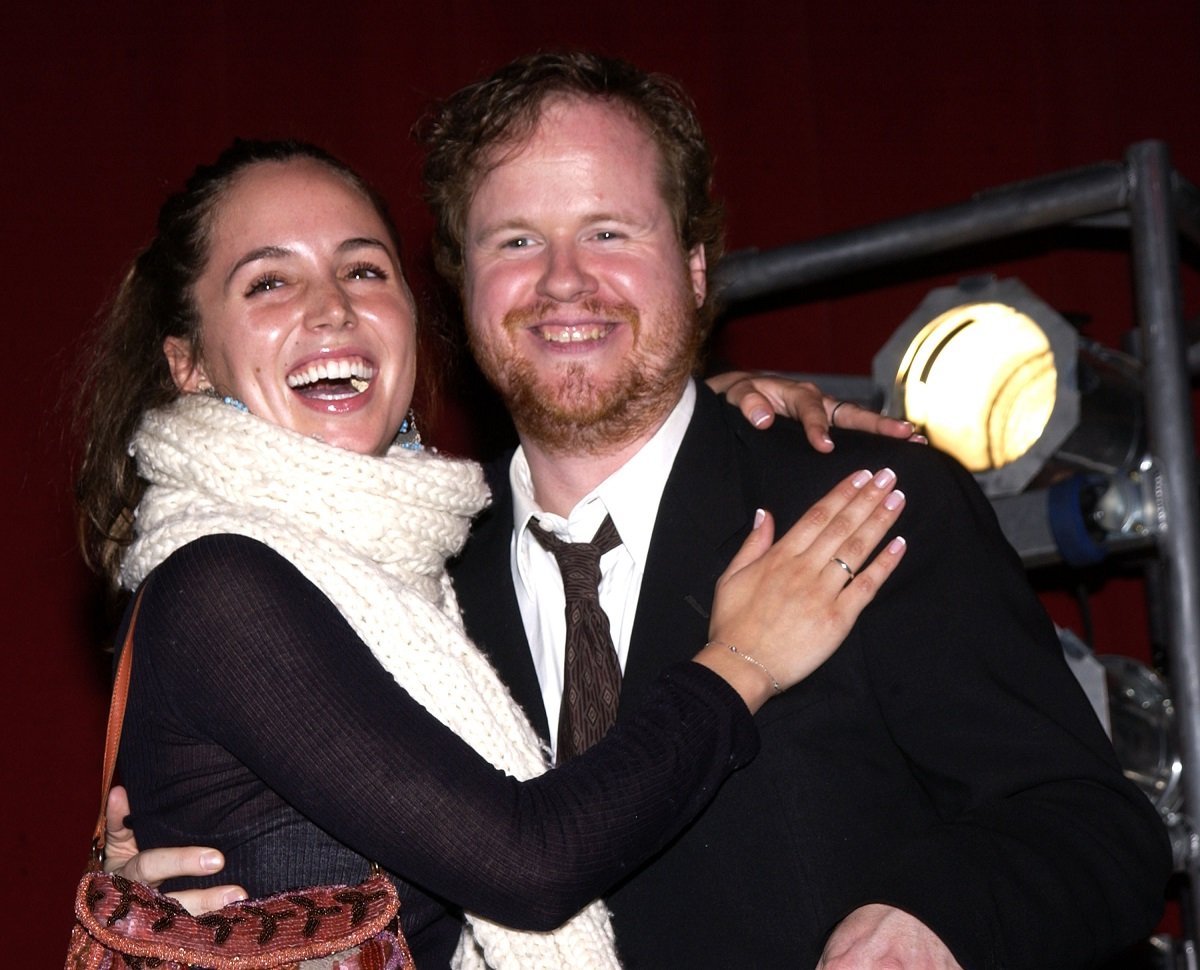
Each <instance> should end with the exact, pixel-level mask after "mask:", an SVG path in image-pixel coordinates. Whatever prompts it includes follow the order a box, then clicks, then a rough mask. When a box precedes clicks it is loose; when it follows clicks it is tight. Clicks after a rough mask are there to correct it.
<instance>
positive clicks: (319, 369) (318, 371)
mask: <svg viewBox="0 0 1200 970" xmlns="http://www.w3.org/2000/svg"><path fill="white" fill-rule="evenodd" d="M374 377H375V367H374V365H373V364H371V363H369V362H368V361H367V360H365V359H364V358H362V357H339V358H337V359H336V360H314V361H312V362H310V363H308V364H305V365H303V366H302V367H297V368H296V369H295V370H294V371H292V372H291V373H290V374H288V376H287V385H288V387H290V388H291V389H292V390H293V391H295V392H296V393H297V394H299V395H300V396H301V397H305V398H308V399H309V400H312V401H342V400H346V399H348V398H353V397H357V396H358V395H359V394H362V393H363V392H364V391H366V390H367V388H368V387H370V386H371V380H372V378H374Z"/></svg>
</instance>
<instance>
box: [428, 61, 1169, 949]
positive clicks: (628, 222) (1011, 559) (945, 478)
mask: <svg viewBox="0 0 1200 970" xmlns="http://www.w3.org/2000/svg"><path fill="white" fill-rule="evenodd" d="M427 140H428V143H429V146H430V155H429V160H428V162H427V165H426V170H425V174H426V179H427V186H428V195H429V198H430V201H431V203H432V206H433V209H434V213H435V216H436V218H437V245H438V265H439V269H440V270H441V271H442V272H443V274H444V275H446V276H447V277H448V279H449V280H450V281H451V282H452V283H454V284H455V285H456V286H457V287H458V289H459V291H460V293H461V296H462V302H463V309H464V316H465V319H466V324H467V332H468V339H469V342H470V345H471V348H472V351H473V353H474V355H475V357H476V359H477V360H478V361H479V363H480V366H481V368H482V370H483V371H484V373H485V374H486V376H487V377H488V379H489V380H490V381H491V383H493V384H494V385H495V386H496V388H497V389H498V390H499V392H500V394H501V396H502V397H503V398H504V400H505V403H506V404H507V406H508V407H509V409H510V411H511V413H512V416H513V420H514V423H515V425H516V428H517V432H518V435H519V437H520V442H521V447H520V449H519V450H518V452H517V454H516V455H515V456H514V458H513V459H512V462H511V465H508V464H504V465H501V466H498V467H497V469H496V471H497V474H496V475H495V476H494V478H493V482H492V484H493V488H494V491H495V501H494V504H493V506H492V508H491V509H490V511H489V512H488V513H487V517H486V518H485V519H484V520H483V521H481V522H480V523H479V525H478V527H477V529H476V531H475V532H474V534H473V538H472V539H471V541H470V543H469V545H468V547H467V550H466V552H465V553H464V555H463V558H462V560H461V562H460V563H459V564H458V566H457V569H456V571H455V574H454V576H455V584H456V589H457V591H458V594H459V600H460V603H461V604H462V606H463V610H464V614H465V617H466V622H467V626H468V630H469V631H470V633H471V635H472V636H473V637H474V638H475V640H476V641H477V642H479V643H480V644H481V645H482V646H483V647H484V648H485V649H486V650H488V652H489V653H490V655H491V656H492V657H493V660H494V662H495V664H496V666H497V667H498V669H499V670H500V672H501V674H502V676H503V677H504V678H505V679H506V680H507V681H508V682H509V684H510V685H511V687H512V690H513V693H514V695H515V696H516V697H517V699H518V700H519V701H520V702H521V703H522V704H523V705H524V707H525V708H526V710H527V712H528V713H529V715H530V717H531V719H532V720H533V722H534V724H535V726H537V727H538V729H539V731H541V732H542V734H543V736H544V737H546V739H547V740H548V741H550V742H551V743H553V742H554V732H553V731H551V729H550V728H551V726H552V725H556V724H557V723H558V711H559V706H560V698H561V690H562V687H561V685H562V680H563V676H564V673H563V661H562V652H563V648H562V644H563V639H564V636H565V632H564V631H565V621H564V620H563V593H562V588H561V582H560V581H559V580H558V576H557V567H556V566H555V563H554V560H553V558H552V557H551V555H550V554H549V553H548V552H546V551H545V550H544V549H542V548H541V546H540V545H539V544H538V542H536V541H535V540H534V539H533V538H532V535H531V531H530V528H529V521H530V518H531V516H532V517H533V518H535V519H537V520H538V521H539V522H540V523H541V526H542V527H543V528H546V529H548V530H550V531H552V532H553V533H555V534H557V535H558V536H559V537H560V538H563V539H567V540H571V541H586V540H587V539H590V537H591V536H592V534H593V533H594V532H595V531H596V528H597V526H598V525H599V523H600V521H601V520H602V519H603V518H604V516H605V515H606V514H609V515H611V516H612V518H613V520H614V523H615V525H616V527H617V531H618V532H619V533H620V536H621V539H622V542H623V545H622V546H620V547H618V549H617V550H615V551H614V552H613V553H610V554H609V555H608V556H606V557H605V559H604V560H603V561H602V567H603V569H604V579H603V580H602V583H601V593H600V595H601V602H602V604H603V605H604V608H605V612H606V613H607V614H608V616H609V620H610V626H611V631H612V639H613V642H614V645H615V647H616V649H617V652H618V656H619V658H620V661H621V664H622V666H623V670H624V680H623V686H622V695H621V697H622V701H621V703H622V707H624V705H625V704H626V703H627V702H628V701H629V700H631V699H633V698H635V697H636V696H637V695H638V694H639V693H640V692H641V691H642V690H643V689H644V686H645V685H646V683H647V682H648V680H649V679H650V677H651V676H652V675H653V673H654V672H655V671H656V670H657V669H658V668H660V667H661V666H662V665H664V664H665V663H669V662H671V661H673V660H677V659H681V658H682V657H684V656H686V652H687V651H688V650H689V649H691V647H692V646H693V645H694V644H697V643H702V642H703V641H704V638H705V630H706V627H707V620H706V610H707V606H708V604H709V601H710V598H711V590H712V586H713V580H714V579H715V577H716V576H717V575H718V574H719V573H720V571H721V570H722V569H723V568H724V565H725V564H726V562H727V561H728V559H729V557H730V556H731V555H732V553H733V551H734V550H736V548H737V545H738V543H739V542H740V541H741V539H742V537H743V536H744V535H745V533H746V531H747V530H748V529H749V527H750V519H751V516H752V515H753V512H754V509H755V508H756V507H758V506H762V507H766V508H769V509H771V510H772V511H773V512H774V513H775V514H776V516H777V517H778V519H779V520H780V525H781V527H782V526H786V525H788V524H790V523H791V522H792V521H793V520H794V519H795V518H796V517H798V516H799V514H801V513H802V512H803V510H804V509H805V508H807V507H808V506H809V505H810V504H811V503H812V502H813V501H815V500H816V499H817V498H818V497H819V496H820V495H821V494H823V493H824V491H825V490H826V489H827V488H828V487H829V486H830V485H831V484H832V483H833V482H834V481H836V480H837V479H838V478H839V477H840V476H842V475H844V474H846V473H848V472H850V471H852V470H854V468H856V467H870V468H881V467H884V466H885V465H887V466H890V467H892V468H895V469H896V470H897V471H898V472H899V477H900V483H901V486H902V487H903V488H904V489H905V491H906V493H907V494H908V496H909V498H908V506H907V508H908V511H907V512H906V513H905V515H904V517H903V521H902V522H901V525H900V529H901V531H902V532H904V534H905V535H906V537H907V538H908V539H909V544H910V552H909V555H908V557H907V558H906V561H905V562H904V563H903V564H902V566H901V567H900V569H899V570H898V572H897V574H896V575H895V576H894V577H893V579H892V581H891V582H890V583H889V584H888V586H887V587H886V588H885V589H883V590H882V591H881V592H880V595H879V598H878V599H877V601H876V602H875V604H873V606H872V607H871V609H869V610H868V611H867V612H866V613H865V614H864V616H863V617H862V618H861V619H860V621H859V623H858V625H857V627H856V629H855V631H854V632H853V633H852V634H851V636H850V638H849V639H848V640H847V642H846V644H845V645H844V646H843V648H842V649H841V650H840V651H839V653H838V654H837V655H836V656H835V657H834V658H833V659H832V660H831V661H830V662H829V663H827V664H826V666H825V667H824V668H823V669H822V670H821V671H819V672H818V673H817V674H816V675H814V676H813V677H812V678H810V679H809V681H808V682H806V683H805V684H803V685H802V686H801V687H800V688H799V689H798V690H795V691H793V692H792V693H791V694H790V695H788V696H787V697H785V698H783V699H781V700H780V701H778V702H777V703H776V704H774V705H772V707H771V708H770V709H769V710H768V711H766V712H764V715H763V716H761V717H760V718H759V721H760V727H761V730H762V734H763V750H762V753H761V755H760V756H759V757H758V759H757V760H756V761H755V762H754V763H753V764H752V765H751V766H750V767H748V768H747V769H745V770H743V771H742V772H739V773H738V775H736V776H735V777H734V778H733V779H732V780H731V781H730V782H729V783H728V784H727V785H726V786H725V789H724V790H723V791H722V792H721V794H720V795H719V797H718V798H717V799H716V801H715V802H714V804H713V806H712V807H711V808H710V809H709V810H708V811H707V812H706V813H705V815H704V816H703V817H701V818H700V819H699V820H698V821H697V822H696V823H695V824H694V825H693V826H692V827H691V829H690V830H689V831H688V832H687V833H685V834H684V835H683V836H682V837H681V838H680V839H679V840H678V841H677V843H676V844H674V845H673V846H672V847H670V848H669V849H668V850H666V851H665V852H664V853H663V854H662V855H661V857H659V858H658V859H656V860H654V861H653V862H651V863H650V864H649V865H647V866H646V867H645V868H644V869H643V870H642V871H640V872H639V873H637V874H635V875H634V876H632V877H631V878H630V879H629V880H628V881H627V882H626V883H625V884H624V885H623V886H621V887H619V888H618V889H617V890H616V891H615V892H614V893H613V894H612V895H611V897H610V900H609V902H610V905H611V907H612V910H613V914H614V919H615V925H616V929H617V937H618V941H619V944H620V948H621V952H622V955H623V957H624V959H625V960H626V962H627V963H628V965H629V966H634V967H655V968H662V967H673V966H678V967H692V966H745V967H773V966H780V967H784V966H787V967H804V966H812V965H814V964H816V963H817V962H818V960H819V959H820V960H821V961H822V963H821V965H823V966H827V967H876V966H889V967H890V966H898V967H906V968H910V967H914V968H915V967H922V968H923V967H954V966H957V965H962V966H964V967H968V968H975V967H1042V968H1046V967H1068V966H1087V965H1092V964H1094V963H1096V962H1098V961H1100V960H1102V959H1103V958H1104V957H1106V956H1107V955H1109V954H1111V953H1112V952H1114V951H1115V950H1117V949H1119V948H1121V947H1122V946H1124V945H1127V944H1128V943H1130V942H1132V941H1133V940H1135V939H1136V938H1138V937H1139V936H1140V935H1143V934H1144V933H1146V932H1147V931H1148V930H1149V929H1150V928H1151V927H1152V925H1153V921H1154V919H1155V917H1156V915H1157V913H1158V911H1159V909H1160V906H1161V898H1162V889H1163V885H1164V883H1165V880H1166V876H1167V874H1168V871H1169V861H1170V860H1169V853H1168V850H1167V847H1166V841H1165V836H1164V833H1163V831H1162V827H1161V825H1160V824H1159V822H1158V820H1157V817H1156V816H1155V813H1154V812H1153V810H1152V809H1151V807H1150V805H1149V804H1148V802H1147V800H1146V799H1145V798H1144V797H1143V796H1142V795H1141V794H1140V793H1139V792H1138V791H1136V790H1135V789H1134V788H1133V787H1132V786H1130V785H1129V784H1127V783H1126V782H1125V780H1124V779H1123V778H1122V777H1121V775H1120V773H1119V771H1118V769H1117V767H1116V765H1115V762H1114V759H1113V756H1112V753H1111V750H1110V748H1109V746H1108V744H1107V741H1106V739H1105V738H1104V736H1103V734H1102V732H1101V730H1100V728H1099V726H1098V724H1097V722H1096V719H1095V717H1094V715H1093V714H1092V713H1091V711H1090V709H1089V708H1088V705H1087V702H1086V700H1085V699H1084V697H1083V696H1082V693H1081V692H1080V691H1079V690H1078V688H1077V686H1076V684H1075V683H1074V681H1073V680H1072V678H1071V675H1070V673H1069V672H1068V671H1067V669H1066V666H1065V664H1064V663H1063V662H1062V657H1061V651H1060V650H1059V648H1058V645H1057V641H1056V638H1055V636H1054V633H1053V629H1052V627H1051V626H1050V624H1049V622H1048V620H1047V619H1046V617H1045V616H1044V614H1043V613H1042V611H1041V609H1040V607H1039V606H1038V604H1037V602H1036V600H1035V598H1034V596H1033V594H1032V593H1031V592H1030V590H1029V589H1028V587H1027V585H1026V583H1025V580H1024V577H1023V574H1022V571H1021V569H1020V565H1019V563H1018V562H1017V560H1016V557H1015V556H1014V555H1013V554H1012V552H1011V550H1009V549H1008V548H1007V547H1006V546H1005V545H1004V543H1003V540H1002V539H1001V537H1000V534H999V532H998V529H997V526H996V523H995V521H994V518H993V516H992V514H991V510H990V508H989V506H988V505H987V503H986V501H985V500H984V499H983V497H982V496H981V495H980V494H979V492H978V491H977V489H976V488H975V487H974V484H973V482H972V481H971V480H970V478H969V477H968V476H967V475H966V474H965V473H964V472H963V471H962V470H961V469H960V468H958V467H957V466H956V465H954V464H953V463H952V462H950V461H949V460H947V459H946V458H945V457H944V456H942V455H940V454H938V453H936V452H933V451H931V450H928V449H922V448H913V447H911V446H906V445H903V444H899V443H894V442H888V441H885V440H883V439H873V438H864V437H861V436H845V437H844V438H841V439H839V442H838V447H837V450H836V451H835V452H834V453H833V454H832V455H831V456H829V457H820V458H818V457H816V455H815V453H814V452H813V451H812V450H811V449H809V448H807V447H806V445H805V442H804V440H803V435H802V434H801V433H800V432H799V431H798V430H797V429H796V428H795V427H794V426H792V425H788V424H785V425H783V426H781V427H779V428H776V429H773V430H772V431H770V432H767V433H760V432H756V431H753V430H752V429H748V428H746V427H745V426H744V423H742V422H741V419H740V417H738V418H734V417H731V415H733V414H735V412H733V411H732V409H729V408H727V407H725V406H723V405H721V404H720V403H718V401H717V400H716V399H715V398H713V397H712V396H711V395H710V394H709V393H708V392H707V391H706V390H705V389H703V388H700V389H696V388H695V387H694V385H693V384H692V383H691V381H690V379H689V376H690V375H691V374H692V372H693V371H694V370H695V367H696V361H697V354H698V349H699V345H700V342H701V339H702V336H703V330H704V327H703V325H702V322H701V321H702V320H703V319H704V318H705V317H706V316H707V309H708V306H709V303H710V293H709V291H708V276H707V271H708V269H709V268H710V267H711V266H712V264H713V263H714V261H715V258H716V256H717V255H718V246H719V239H720V214H719V210H718V209H717V208H716V206H715V205H714V204H713V203H712V201H711V198H710V196H709V186H710V172H711V168H710V157H709V153H708V149H707V146H706V145H705V143H704V140H703V137H702V135H701V133H700V130H699V127H698V125H697V123H696V120H695V117H694V115H693V114H692V112H691V110H690V109H689V108H688V106H687V103H686V101H685V100H684V99H683V97H682V96H681V95H680V94H679V92H678V91H677V90H676V89H675V88H674V87H673V86H672V85H671V84H670V83H669V82H666V81H664V80H663V79H660V78H656V77H652V76H647V75H645V74H643V73H642V72H639V71H637V70H635V69H633V68H631V67H629V66H628V65H625V64H621V63H619V62H614V61H608V60H604V59H600V58H596V57H591V56H587V55H579V54H569V55H561V56H560V55H536V56H533V57H530V58H524V59H521V60H519V61H517V62H515V63H513V64H510V65H508V66H507V67H505V68H503V69H501V70H500V71H499V72H497V73H496V74H495V75H493V76H492V77H490V78H488V79H486V80H485V81H482V82H480V83H479V84H476V85H473V86H471V87H469V88H467V89H465V90H464V91H462V92H459V93H458V94H457V95H455V96H454V97H453V98H451V99H450V100H449V101H448V102H447V103H446V104H445V105H444V106H443V107H442V109H441V111H440V112H439V114H438V115H437V116H436V117H435V118H434V119H433V120H432V122H431V124H430V125H429V126H428V129H427ZM506 565H507V566H508V567H509V568H510V571H511V576H512V582H511V583H498V582H497V581H496V577H497V575H499V574H500V573H501V570H503V569H504V567H505V566H506ZM687 631H691V634H692V635H691V637H688V636H687V635H686V632H687ZM668 633H669V634H670V635H669V636H668V635H666V634H668ZM681 634H685V635H681ZM888 961H891V962H888ZM956 961H957V962H956Z"/></svg>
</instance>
